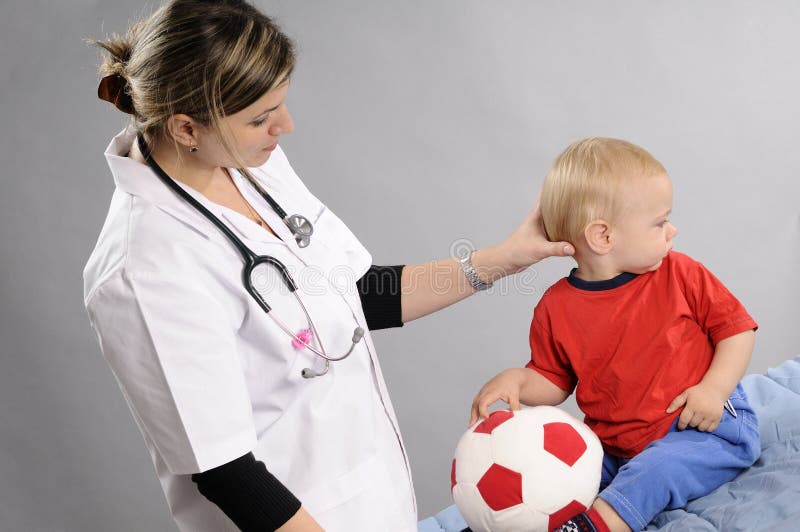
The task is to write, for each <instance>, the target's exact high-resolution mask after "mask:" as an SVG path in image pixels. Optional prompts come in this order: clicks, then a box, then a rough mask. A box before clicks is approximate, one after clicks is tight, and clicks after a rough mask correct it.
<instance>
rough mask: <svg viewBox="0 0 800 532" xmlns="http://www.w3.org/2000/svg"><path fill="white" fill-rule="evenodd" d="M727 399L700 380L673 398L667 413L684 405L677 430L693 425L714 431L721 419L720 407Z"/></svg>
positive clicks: (705, 430) (707, 430)
mask: <svg viewBox="0 0 800 532" xmlns="http://www.w3.org/2000/svg"><path fill="white" fill-rule="evenodd" d="M727 399H728V398H727V397H725V396H724V394H721V393H720V392H719V391H718V390H717V389H716V388H714V387H713V386H709V385H707V384H703V383H702V382H701V383H700V384H697V385H695V386H692V387H690V388H687V389H686V390H684V392H683V393H682V394H680V395H679V396H678V397H676V398H675V399H673V400H672V402H671V403H670V404H669V407H668V408H667V414H671V413H673V412H675V411H676V410H678V409H679V408H680V407H681V406H684V405H686V406H685V407H684V408H683V412H681V416H680V418H679V419H678V430H683V429H685V428H686V427H695V428H696V429H697V430H699V431H702V432H714V431H715V430H717V427H718V426H719V422H720V420H721V419H722V409H723V407H724V405H725V401H726V400H727Z"/></svg>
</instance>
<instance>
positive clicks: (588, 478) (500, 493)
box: [450, 406, 603, 532]
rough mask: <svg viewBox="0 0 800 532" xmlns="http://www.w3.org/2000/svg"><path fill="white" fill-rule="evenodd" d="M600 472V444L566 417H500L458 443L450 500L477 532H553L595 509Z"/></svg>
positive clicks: (536, 413)
mask: <svg viewBox="0 0 800 532" xmlns="http://www.w3.org/2000/svg"><path fill="white" fill-rule="evenodd" d="M602 465H603V448H602V446H601V444H600V440H599V439H598V438H597V436H595V434H594V433H593V432H592V431H591V429H589V427H587V426H586V425H584V424H583V423H582V422H580V421H578V420H577V419H575V418H574V417H572V416H571V415H569V414H567V413H566V412H564V411H562V410H559V409H558V408H554V407H552V406H537V407H534V408H526V409H523V410H517V411H514V412H512V411H510V410H499V411H496V412H493V413H492V414H491V415H490V416H489V418H488V419H485V420H482V421H479V422H478V423H476V424H475V425H473V426H472V427H470V428H469V430H467V432H466V433H465V434H464V435H463V436H462V437H461V440H459V442H458V446H457V447H456V453H455V458H454V459H453V467H452V472H451V474H450V480H451V484H452V491H453V499H454V500H455V502H456V506H458V509H459V510H460V511H461V515H463V516H464V519H465V520H466V521H467V523H468V524H469V526H470V528H472V530H473V531H475V532H484V531H491V532H512V531H513V532H524V531H531V532H539V531H542V532H549V531H550V530H553V529H554V528H556V527H558V526H560V525H561V524H563V523H564V522H565V521H566V520H567V519H569V518H570V517H572V516H573V515H575V514H577V513H578V512H582V511H583V510H584V509H586V508H587V507H589V506H590V505H591V503H592V502H593V501H594V499H595V497H596V496H597V491H598V488H599V487H600V473H601V469H602Z"/></svg>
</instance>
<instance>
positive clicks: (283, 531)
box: [275, 506, 324, 532]
mask: <svg viewBox="0 0 800 532" xmlns="http://www.w3.org/2000/svg"><path fill="white" fill-rule="evenodd" d="M320 530H324V528H322V527H321V526H319V523H317V522H316V521H315V520H314V518H313V517H311V515H310V514H309V513H308V512H306V509H305V507H302V506H301V507H300V509H299V510H297V513H296V514H294V515H293V516H292V518H291V519H289V520H288V521H286V522H285V523H284V524H283V525H282V526H281V527H280V528H277V529H276V530H275V532H318V531H320Z"/></svg>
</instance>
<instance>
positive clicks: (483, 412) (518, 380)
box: [469, 368, 525, 427]
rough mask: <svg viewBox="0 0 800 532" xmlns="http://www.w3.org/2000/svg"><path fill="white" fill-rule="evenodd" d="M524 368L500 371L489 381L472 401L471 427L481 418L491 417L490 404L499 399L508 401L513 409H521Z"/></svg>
mask: <svg viewBox="0 0 800 532" xmlns="http://www.w3.org/2000/svg"><path fill="white" fill-rule="evenodd" d="M521 369H522V368H511V369H507V370H505V371H502V372H500V373H498V374H497V375H496V376H495V377H494V378H492V380H490V381H489V382H487V383H486V384H484V385H483V388H481V391H479V392H478V395H476V396H475V399H474V400H473V401H472V410H471V411H470V416H469V426H470V427H471V426H472V425H473V424H475V422H476V421H478V419H479V418H484V419H486V418H487V417H489V406H491V405H492V403H494V402H495V401H497V400H498V399H501V400H503V401H505V402H506V403H508V405H509V406H510V407H511V410H519V393H520V390H521V389H522V385H523V384H524V382H525V376H524V373H523V372H521V371H520V370H521Z"/></svg>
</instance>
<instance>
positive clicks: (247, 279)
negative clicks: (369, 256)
mask: <svg viewBox="0 0 800 532" xmlns="http://www.w3.org/2000/svg"><path fill="white" fill-rule="evenodd" d="M137 141H138V143H139V150H140V151H141V152H142V156H143V157H144V160H145V161H147V164H148V166H150V168H151V169H152V170H153V171H154V172H155V174H156V175H157V176H158V177H159V179H161V181H163V182H164V184H166V185H167V186H168V187H169V188H170V189H172V190H173V191H174V192H175V193H176V194H178V196H180V197H181V198H183V199H184V200H186V202H187V203H189V204H190V205H191V206H192V207H194V208H195V209H197V210H198V211H199V212H200V213H201V214H203V215H204V216H205V217H206V218H208V220H209V221H210V222H211V223H212V224H214V226H216V227H217V229H219V230H220V231H222V233H223V234H224V235H225V236H226V237H227V238H228V240H229V241H230V242H231V244H233V245H234V246H235V247H236V249H237V250H238V251H239V254H241V256H242V259H243V260H244V267H243V268H242V283H243V285H244V287H245V289H246V290H247V293H249V294H250V296H251V297H252V298H253V299H255V300H256V302H257V303H258V305H259V306H260V307H261V308H262V309H263V310H264V312H265V313H267V314H268V315H269V316H270V317H271V318H272V319H273V320H275V322H276V323H277V324H278V326H279V327H280V328H281V329H283V331H284V332H285V333H286V334H288V335H289V336H291V337H292V338H294V339H298V337H297V336H296V335H295V334H293V333H292V332H291V331H290V330H289V329H288V327H286V325H285V324H284V323H283V322H281V321H280V320H278V319H277V318H276V317H275V316H274V315H272V314H270V310H272V308H271V307H270V306H269V305H268V304H267V302H266V301H265V300H264V298H263V297H262V296H261V294H260V293H259V292H258V291H257V290H256V289H255V288H254V287H253V283H252V281H251V277H252V273H253V270H254V269H255V268H256V266H258V265H260V264H270V265H272V266H274V267H275V268H277V269H278V271H279V272H280V275H281V278H282V279H283V282H284V283H285V284H286V286H287V287H288V288H289V291H290V292H291V293H292V294H293V295H294V297H295V298H296V299H297V301H298V303H299V304H300V307H301V308H302V309H303V313H305V316H306V319H307V320H308V324H309V326H310V328H311V330H312V331H313V334H314V336H315V337H316V339H317V342H319V345H320V349H322V351H319V350H317V349H316V348H314V347H312V346H311V345H309V344H307V343H305V342H303V343H304V344H305V347H306V348H307V349H309V350H310V351H312V352H313V353H314V354H316V355H318V356H320V357H322V358H323V359H324V361H325V367H324V368H323V370H322V371H316V370H313V369H312V368H304V369H303V371H302V372H301V375H302V376H303V378H306V379H311V378H314V377H321V376H322V375H325V374H326V373H327V372H328V368H329V366H330V363H331V362H338V361H340V360H344V359H345V358H347V357H348V356H350V353H352V352H353V349H354V348H355V346H356V344H357V343H358V342H359V341H361V338H363V336H364V329H362V328H361V327H360V326H357V327H356V328H355V330H353V338H352V340H351V345H350V349H348V350H347V352H346V353H345V354H344V355H342V356H339V357H331V356H329V355H328V354H327V353H325V348H324V347H323V346H322V341H321V339H320V336H319V333H318V332H317V329H316V327H315V326H314V322H313V320H312V319H311V316H310V315H309V313H308V310H307V309H306V306H305V305H304V304H303V302H302V300H301V299H300V296H299V295H298V294H297V285H296V284H295V283H294V281H293V280H292V278H291V276H290V275H289V271H288V270H287V268H286V266H285V265H284V264H283V263H282V262H281V261H279V260H278V259H276V258H275V257H270V256H269V255H256V254H255V253H254V252H253V251H252V250H251V249H250V248H248V247H247V246H246V245H245V244H244V242H242V241H241V240H240V239H239V237H237V236H236V235H235V234H233V231H231V230H230V229H229V228H228V226H226V225H225V224H224V223H222V221H221V220H220V219H219V218H217V217H216V216H215V215H214V214H213V213H212V212H211V211H209V210H208V209H207V208H205V206H203V204H202V203H200V202H199V201H197V200H196V199H195V198H193V197H192V195H191V194H189V193H188V192H186V191H185V190H184V189H183V188H182V187H181V186H180V185H179V184H178V183H177V182H175V180H174V179H172V178H171V177H169V176H168V175H167V173H166V172H165V171H164V170H163V169H162V168H161V167H160V166H159V165H158V163H157V162H156V161H155V159H153V157H152V155H151V154H150V149H149V148H148V147H147V143H146V142H145V140H144V137H142V136H141V135H138V136H137ZM257 188H258V189H259V192H260V193H261V195H262V196H263V197H264V199H266V200H267V202H268V203H269V204H270V206H271V207H273V208H274V209H275V211H276V213H277V214H278V215H279V216H281V218H283V219H284V221H285V220H286V219H287V216H286V211H284V210H283V209H281V208H280V206H279V205H278V203H277V202H276V201H275V200H274V199H273V198H272V197H270V196H269V194H268V193H267V192H266V191H265V190H263V189H261V187H257ZM289 218H297V219H301V218H302V220H305V218H303V217H301V216H299V215H295V216H294V217H289ZM298 223H302V222H298ZM305 223H306V224H307V226H308V229H307V232H306V233H305V234H304V235H302V236H304V237H305V245H308V237H309V236H311V233H312V232H313V227H311V226H310V224H308V220H305ZM290 229H291V227H290ZM293 232H295V233H296V231H294V230H293ZM298 245H301V244H300V243H299V241H298ZM354 317H355V316H354ZM356 323H358V322H357V320H356Z"/></svg>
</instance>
